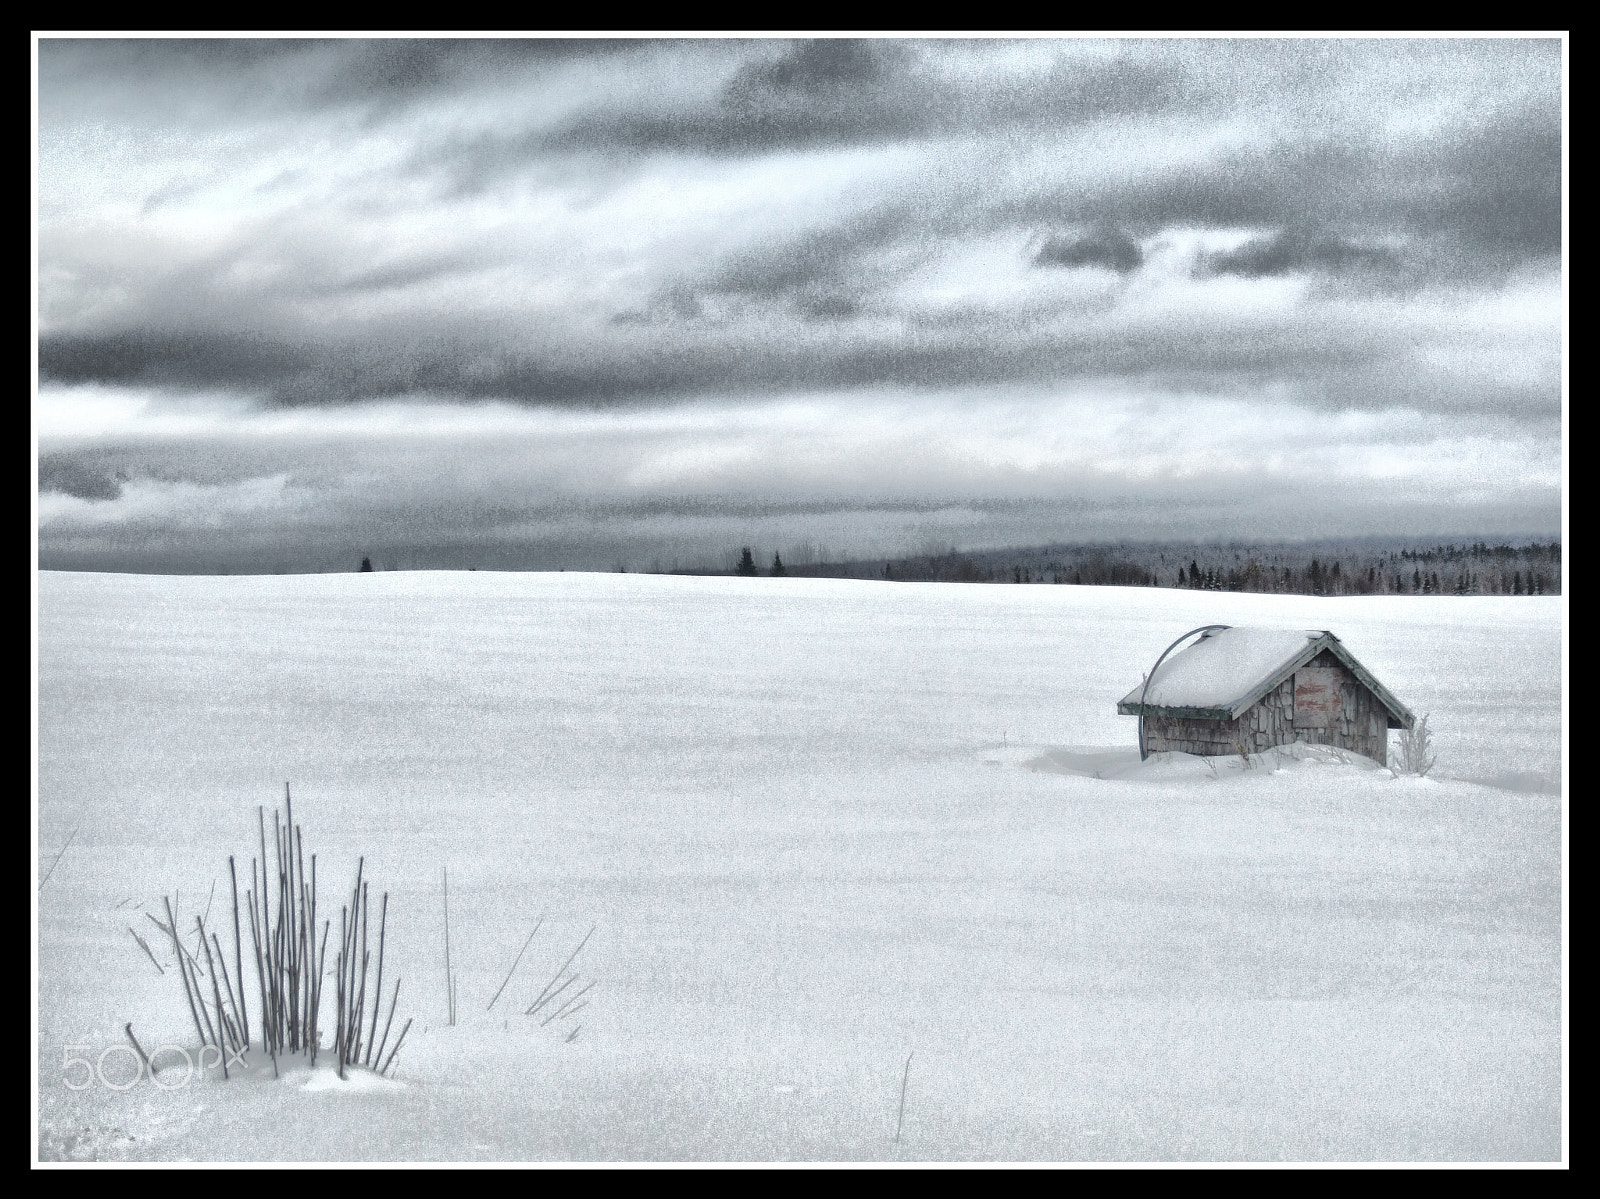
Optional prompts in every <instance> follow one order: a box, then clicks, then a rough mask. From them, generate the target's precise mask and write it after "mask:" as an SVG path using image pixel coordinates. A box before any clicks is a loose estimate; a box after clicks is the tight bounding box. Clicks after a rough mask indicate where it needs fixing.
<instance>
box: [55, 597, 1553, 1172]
mask: <svg viewBox="0 0 1600 1199" xmlns="http://www.w3.org/2000/svg"><path fill="white" fill-rule="evenodd" d="M1561 602H1562V601H1561V600H1560V599H1554V598H1552V599H1542V598H1540V599H1528V598H1515V599H1510V598H1508V599H1497V598H1476V597H1474V598H1454V597H1439V598H1408V599H1392V598H1342V599H1334V600H1326V599H1313V598H1309V597H1304V596H1265V595H1242V594H1227V593H1205V592H1191V591H1174V590H1151V589H1138V588H1077V587H1067V586H1048V585H1040V586H1010V587H1007V586H998V585H995V586H972V585H965V586H964V585H959V584H916V583H890V584H881V583H867V582H847V581H833V580H806V579H734V578H678V577H661V576H633V575H597V574H576V573H574V574H495V573H486V572H479V573H395V574H368V575H354V574H351V575H298V576H276V577H172V576H134V575H95V574H66V573H45V574H42V575H41V576H40V578H39V783H38V786H39V799H38V802H39V838H38V845H37V852H38V854H39V860H40V863H41V865H40V872H41V876H42V875H43V872H44V871H45V870H46V869H48V868H49V867H50V865H51V862H52V861H53V860H54V859H55V858H56V855H57V852H58V851H59V850H60V849H61V847H62V845H63V844H64V843H66V842H67V841H68V838H69V836H72V840H71V844H70V846H69V847H68V849H67V850H66V852H65V854H64V855H62V856H61V860H60V863H59V865H58V866H56V867H55V870H54V873H53V874H52V875H51V876H50V878H49V880H48V882H47V883H46V884H45V886H44V887H43V889H42V891H41V892H40V893H39V917H38V1040H39V1056H38V1070H39V1091H38V1097H39V1113H40V1114H39V1154H40V1156H41V1158H43V1159H46V1160H52V1159H69V1160H125V1159H149V1160H167V1161H170V1160H198V1159H210V1160H254V1159H270V1160H301V1159H334V1160H623V1159H634V1160H755V1161H768V1160H787V1159H802V1160H862V1161H869V1160H889V1161H892V1160H897V1159H903V1160H929V1159H945V1160H1040V1161H1042V1160H1278V1159H1288V1160H1350V1161H1356V1160H1550V1159H1555V1158H1557V1157H1559V1156H1560V1154H1561V1139H1560V1132H1561V1128H1560V1093H1561V1087H1560V1065H1561V1042H1560V1031H1561V1030H1560V1000H1561V982H1560V980H1561V969H1560V936H1561V928H1560V917H1561V904H1560V882H1561V873H1560V871H1561V864H1560V850H1561V821H1560V805H1561V797H1560V794H1559V791H1560V783H1559V780H1560V777H1561V680H1560V655H1561V611H1562V609H1561ZM1212 621H1222V622H1226V623H1230V624H1258V625H1278V626H1284V627H1296V628H1301V627H1313V628H1329V629H1332V630H1333V631H1334V632H1335V633H1337V634H1338V635H1339V636H1340V637H1341V638H1342V639H1343V640H1344V641H1345V643H1346V645H1347V646H1348V648H1349V649H1350V650H1351V652H1352V653H1354V654H1355V655H1356V656H1357V657H1358V658H1359V659H1360V660H1361V661H1362V662H1363V663H1364V664H1365V665H1367V666H1368V667H1369V668H1370V669H1371V670H1372V671H1373V672H1374V673H1375V674H1376V675H1377V677H1378V678H1379V679H1380V680H1381V681H1382V682H1383V683H1384V684H1386V685H1387V686H1388V687H1389V688H1390V689H1391V690H1392V691H1393V692H1394V693H1395V694H1396V695H1397V696H1399V698H1400V699H1401V700H1402V701H1404V702H1405V703H1407V704H1408V705H1410V707H1411V708H1412V709H1413V710H1414V711H1415V712H1417V713H1418V714H1419V715H1420V714H1423V713H1431V714H1432V719H1431V721H1430V725H1431V727H1432V729H1433V731H1434V734H1435V743H1436V749H1437V753H1438V765H1437V767H1436V768H1435V771H1434V777H1432V778H1430V779H1427V780H1415V779H1402V780H1395V779H1393V778H1391V777H1390V775H1389V774H1388V773H1387V772H1386V771H1381V770H1377V769H1374V768H1372V767H1370V765H1368V766H1363V765H1362V764H1360V763H1359V762H1357V763H1354V764H1339V763H1332V762H1318V761H1314V760H1305V761H1296V760H1290V759H1277V760H1274V761H1272V762H1268V763H1265V764H1263V765H1261V766H1260V767H1259V768H1257V769H1254V770H1245V769H1243V768H1242V767H1241V764H1240V763H1238V762H1237V760H1233V761H1225V762H1220V763H1215V764H1213V766H1214V767H1215V769H1213V766H1207V765H1206V764H1205V763H1203V762H1200V761H1198V760H1194V759H1181V758H1180V759H1169V760H1165V761H1163V760H1159V759H1157V760H1152V762H1151V763H1148V764H1146V765H1145V766H1143V767H1139V766H1137V765H1136V763H1137V753H1136V751H1133V750H1132V747H1133V746H1134V745H1135V739H1136V732H1135V722H1134V720H1133V719H1132V718H1129V717H1119V716H1117V715H1116V714H1115V704H1116V700H1117V699H1118V698H1119V697H1120V696H1121V695H1123V694H1124V693H1125V692H1127V691H1128V689H1129V688H1130V687H1131V686H1132V685H1133V684H1135V683H1137V682H1138V681H1139V679H1140V677H1141V674H1142V672H1143V671H1144V670H1147V669H1148V668H1149V665H1150V663H1151V662H1152V661H1153V660H1154V658H1155V656H1156V655H1157V654H1158V653H1159V652H1160V651H1161V649H1162V648H1163V647H1164V646H1165V645H1166V644H1167V643H1168V642H1169V641H1171V640H1172V639H1173V638H1174V637H1176V636H1177V635H1178V634H1179V633H1181V632H1183V631H1185V630H1186V629H1189V628H1192V627H1194V626H1196V625H1200V624H1205V623H1208V622H1212ZM285 780H288V781H289V782H291V783H292V784H293V787H294V794H295V815H296V819H297V820H298V821H299V822H301V823H302V824H303V825H304V826H305V830H306V850H307V852H308V853H310V852H311V851H313V850H315V851H316V853H317V855H318V863H319V871H320V872H322V878H323V879H324V880H326V881H325V883H324V885H325V886H326V888H327V890H328V892H330V893H332V892H336V891H337V890H339V889H340V888H345V887H347V886H348V883H349V880H350V879H351V878H353V876H354V871H355V865H356V857H357V855H358V854H365V855H366V872H367V877H368V878H370V879H371V880H372V884H373V890H374V896H375V898H376V893H377V892H378V890H379V889H384V890H388V891H389V892H390V912H389V944H388V955H389V957H388V963H389V964H388V966H387V969H388V970H389V971H392V972H394V973H396V974H398V975H400V976H403V979H404V982H403V984H402V990H401V993H400V1003H399V1017H398V1019H403V1018H404V1017H405V1016H406V1015H408V1014H409V1015H413V1016H415V1017H416V1025H415V1026H414V1027H413V1029H412V1032H411V1035H410V1037H409V1038H408V1039H407V1041H406V1044H405V1047H404V1049H403V1050H402V1051H401V1054H400V1056H399V1058H398V1066H397V1071H396V1077H395V1078H394V1080H392V1081H387V1080H376V1079H366V1080H357V1081H353V1082H350V1083H339V1082H337V1080H330V1079H329V1078H328V1076H327V1075H326V1072H321V1073H319V1074H318V1075H315V1076H313V1075H311V1074H309V1073H307V1072H305V1071H303V1070H300V1071H288V1070H286V1071H285V1076H284V1077H283V1078H281V1079H276V1080H274V1079H272V1078H271V1077H270V1067H269V1068H268V1069H267V1070H263V1069H261V1068H259V1067H258V1068H257V1069H254V1070H252V1071H250V1072H248V1073H246V1074H245V1075H244V1076H242V1077H241V1076H240V1075H239V1072H238V1071H236V1072H235V1078H234V1079H233V1080H231V1081H228V1082H223V1081H221V1080H220V1079H213V1078H210V1077H207V1078H203V1079H198V1080H195V1081H192V1082H190V1083H189V1084H188V1085H175V1086H173V1089H170V1090H163V1089H159V1088H157V1087H156V1086H153V1085H152V1084H151V1083H150V1082H149V1081H148V1080H147V1079H144V1080H140V1081H138V1082H137V1083H135V1084H134V1085H132V1086H130V1087H128V1088H127V1089H126V1090H116V1089H113V1087H112V1086H109V1085H106V1081H102V1080H99V1079H96V1080H94V1081H93V1082H92V1083H91V1084H90V1085H89V1086H87V1087H86V1088H84V1089H82V1090H74V1089H71V1087H70V1086H69V1085H68V1083H69V1082H70V1083H71V1084H74V1085H76V1084H78V1083H80V1082H81V1081H83V1079H84V1077H85V1075H84V1067H82V1066H81V1065H80V1066H74V1067H72V1068H71V1069H70V1070H64V1069H63V1062H64V1061H65V1060H66V1059H69V1058H85V1059H87V1060H89V1061H90V1062H91V1063H92V1062H94V1061H96V1060H100V1059H101V1055H102V1054H105V1055H106V1056H105V1057H104V1058H103V1074H104V1075H105V1079H106V1080H108V1081H109V1082H110V1083H113V1084H120V1083H122V1082H124V1081H127V1080H129V1079H131V1077H132V1074H133V1071H132V1068H131V1061H130V1055H129V1054H128V1053H126V1052H123V1051H120V1050H118V1051H112V1049H111V1047H113V1046H118V1045H124V1044H125V1043H126V1042H125V1040H124V1037H123V1031H122V1030H123V1025H124V1024H125V1023H127V1022H129V1021H131V1022H132V1024H133V1026H134V1030H135V1032H136V1033H137V1034H138V1036H139V1038H140V1040H141V1042H143V1044H144V1045H145V1046H146V1048H150V1047H151V1046H153V1045H160V1044H164V1043H172V1044H192V1043H193V1042H194V1033H193V1029H192V1027H190V1024H189V1013H188V1010H187V1008H186V1006H185V1002H184V998H183V993H182V989H181V985H180V984H179V982H178V980H177V977H176V975H175V974H174V973H172V972H171V970H170V968H169V971H168V973H167V974H166V975H164V976H163V975H161V974H159V973H158V972H157V968H156V966H155V965H154V964H152V962H151V961H150V959H149V958H147V957H146V956H145V954H144V952H143V951H142V950H141V949H140V948H139V946H138V945H137V944H136V943H135V941H134V938H133V937H132V936H131V935H130V934H129V932H128V931H127V930H128V927H129V926H133V927H135V928H137V929H138V930H139V931H140V933H141V935H145V936H147V937H148V939H149V940H150V944H151V946H152V949H153V950H154V951H155V954H156V956H157V958H158V959H160V960H162V961H163V962H164V963H165V964H168V965H169V967H170V961H171V948H170V944H168V945H167V946H166V948H165V953H163V946H162V943H161V940H160V937H159V935H151V934H155V933H156V930H155V929H154V927H153V926H152V925H151V924H150V922H149V921H148V920H146V919H145V918H144V916H143V913H144V912H147V911H150V910H152V909H153V908H154V909H159V906H160V902H161V901H160V897H161V895H162V894H163V893H164V892H165V893H168V894H170V893H171V892H172V891H173V890H174V889H176V890H177V891H178V892H179V893H180V917H181V918H183V919H185V920H187V921H188V922H190V923H192V921H193V917H194V915H195V914H197V913H199V912H200V911H203V910H204V908H205V906H206V903H207V899H208V895H209V894H210V892H211V888H212V886H213V884H214V883H216V884H217V891H216V898H215V900H214V901H212V902H213V921H215V919H216V917H217V915H218V914H219V913H220V912H221V911H222V910H223V907H224V905H225V898H226V895H227V857H228V855H229V854H230V853H232V854H235V855H237V856H238V857H239V858H240V865H241V870H243V869H244V868H245V863H247V862H248V859H249V857H250V856H251V855H252V854H253V853H254V852H255V850H254V846H255V838H256V808H257V806H258V805H263V804H264V805H266V806H267V807H268V808H269V810H270V808H271V807H272V806H273V805H274V804H278V803H281V800H282V794H283V785H284V782H285ZM74 830H76V834H75V836H74V835H73V833H74ZM441 865H443V866H448V868H449V872H450V925H451V928H450V932H451V952H452V956H453V959H454V964H455V968H456V972H457V976H458V986H459V996H460V1019H459V1022H458V1024H457V1025H456V1026H454V1027H450V1026H447V1025H446V1022H445V982H444V968H443V960H442V958H443V949H442V941H443V919H442V904H441V895H440V877H439V874H440V867H441ZM541 913H543V914H544V916H545V922H544V925H543V927H542V928H541V930H540V932H539V934H538V936H536V937H535V939H534V941H533V943H532V945H531V947H530V948H529V949H528V952H527V955H526V957H524V959H523V961H522V963H521V965H520V966H519V967H518V970H517V972H516V974H515V976H514V977H513V978H512V980H511V983H510V985H509V986H508V987H507V988H506V991H505V994H504V995H503V996H502V997H501V999H500V1000H499V1002H498V1003H497V1004H496V1005H495V1007H494V1009H493V1010H492V1011H486V1010H485V1008H486V1005H487V1004H488V1002H489V999H490V996H492V995H493V994H494V992H495V989H496V988H497V987H498V986H499V985H500V982H501V980H502V979H503V978H504V976H505V973H506V970H507V969H508V967H509V966H510V965H511V962H512V959H513V958H514V957H515V956H516V954H517V950H518V948H519V946H521V945H522V944H523V942H524V940H525V939H526V937H527V934H528V931H529V929H530V928H532V927H533V923H534V921H535V919H536V918H538V917H539V915H540V914H541ZM336 916H337V914H336V913H335V924H337V918H336ZM591 926H597V930H596V932H595V933H594V936H593V938H592V940H591V941H590V942H589V943H588V945H587V946H586V947H585V948H584V950H583V953H582V954H581V955H580V956H579V958H578V959H577V961H576V962H575V963H574V965H573V970H574V971H577V972H579V973H580V974H581V975H582V976H583V979H584V980H585V981H588V980H590V979H593V980H596V985H595V987H594V989H593V990H592V991H591V992H590V994H589V999H590V1002H589V1004H588V1006H587V1007H586V1008H584V1009H582V1010H581V1011H580V1012H578V1013H577V1014H576V1015H574V1016H571V1017H568V1018H563V1019H561V1020H558V1021H556V1022H554V1023H552V1024H549V1025H543V1026H542V1025H541V1023H540V1020H541V1019H542V1015H543V1014H541V1016H540V1017H539V1018H531V1019H530V1018H527V1017H525V1016H523V1015H522V1012H523V1010H524V1009H525V1008H526V1007H527V1006H528V1005H529V1004H530V1003H532V1002H533V1000H534V998H535V996H537V995H538V993H539V991H540V989H541V988H542V987H543V986H544V985H545V983H546V982H547V981H548V980H549V978H550V977H551V976H552V975H553V974H554V973H555V972H556V970H557V967H558V966H560V964H561V961H562V959H563V958H564V957H565V956H566V955H567V953H569V952H570V951H571V949H572V948H573V947H574V946H575V945H576V944H577V943H578V941H579V939H580V938H581V937H582V936H583V934H584V933H585V932H586V931H587V930H588V929H589V928H590V927H591ZM230 931H231V930H230ZM335 936H337V929H335ZM248 952H249V951H248V948H247V949H246V953H247V954H248ZM330 956H331V953H330ZM247 972H248V973H247V977H249V978H250V979H251V981H252V983H253V981H254V973H253V970H250V968H249V967H247ZM579 985H581V984H579ZM397 1022H398V1021H397ZM574 1028H577V1029H578V1033H577V1035H576V1037H575V1038H571V1039H569V1038H570V1037H571V1034H572V1031H573V1029H574ZM908 1054H911V1055H913V1056H912V1058H911V1064H910V1068H909V1072H908V1073H907V1074H905V1075H904V1077H905V1078H906V1087H905V1105H904V1119H903V1128H902V1131H901V1137H900V1141H899V1143H898V1144H897V1143H895V1140H894V1135H895V1128H896V1121H897V1116H898V1112H899V1106H900V1098H901V1085H902V1077H903V1071H904V1069H905V1063H906V1058H907V1055H908ZM176 1073H177V1075H178V1076H179V1077H180V1078H181V1075H182V1069H181V1067H179V1068H178V1070H177V1071H176ZM170 1077H171V1076H169V1075H168V1074H167V1072H166V1071H163V1075H162V1081H164V1082H168V1085H172V1084H171V1083H170V1082H169V1078H170Z"/></svg>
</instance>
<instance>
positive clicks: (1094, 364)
mask: <svg viewBox="0 0 1600 1199" xmlns="http://www.w3.org/2000/svg"><path fill="white" fill-rule="evenodd" d="M38 62H39V68H38V70H39V74H38V80H39V82H38V105H39V123H38V135H39V165H38V212H39V217H38V240H39V294H38V304H39V342H38V352H39V393H38V431H39V432H38V436H39V489H40V494H39V539H40V558H41V564H42V565H45V566H51V565H75V566H97V565H98V566H109V567H114V568H119V569H198V570H209V569H220V568H224V567H226V568H228V569H348V568H349V567H350V566H351V564H352V559H354V560H357V561H358V560H359V558H360V556H361V555H362V554H364V553H365V554H372V555H374V556H375V557H377V558H378V559H379V561H380V564H382V565H390V566H419V567H420V566H451V565H455V566H464V565H478V566H481V567H484V568H491V567H495V566H518V567H530V566H531V567H554V566H567V567H569V568H583V567H588V568H594V567H599V568H608V567H611V566H613V565H616V564H618V563H626V564H627V565H628V566H629V568H630V569H647V568H649V567H651V566H652V565H660V566H662V567H670V566H671V565H673V564H674V563H677V564H678V565H683V566H688V565H691V564H698V563H707V564H711V563H721V562H722V561H723V560H724V556H725V555H726V554H728V553H730V552H736V550H737V548H738V547H739V546H740V545H755V546H757V547H758V548H760V549H762V550H763V551H765V552H766V553H768V554H770V552H771V551H772V550H774V549H777V550H782V551H785V552H786V553H787V554H790V555H796V554H804V553H805V552H806V551H805V550H803V549H802V547H804V546H810V547H812V550H811V552H813V553H817V552H820V553H823V554H825V555H827V556H835V555H839V554H844V553H849V554H852V555H861V556H867V555H887V554H898V553H907V552H916V551H918V550H925V549H928V548H932V547H945V548H948V547H949V546H951V545H957V546H961V547H963V548H981V547H988V546H998V545H1007V544H1015V545H1021V544H1031V543H1041V542H1046V541H1076V540H1098V539H1103V538H1116V537H1129V538H1141V539H1154V538H1160V539H1181V538H1189V537H1195V538H1211V537H1250V536H1272V537H1307V536H1325V535H1332V534H1361V533H1371V532H1397V533H1417V534H1429V535H1432V534H1435V533H1439V534H1446V533H1459V534H1478V533H1481V534H1490V535H1492V534H1510V533H1519V532H1520V533H1534V534H1548V533H1552V532H1555V531H1557V530H1558V529H1559V526H1560V484H1561V466H1560V464H1561V439H1562V426H1561V328H1562V295H1561V274H1560V255H1561V182H1562V181H1561V134H1562V130H1561V45H1560V42H1559V41H1553V40H1423V41H1416V40H1250V39H1245V40H1206V39H1199V40H1131V41H1104V40H1020V41H1018V40H1005V41H992V40H950V41H942V40H941V41H924V40H916V41H900V40H880V41H869V42H857V41H850V40H840V39H824V40H818V41H806V42H795V41H787V40H764V39H758V40H694V41H681V40H653V41H645V42H627V41H574V40H560V39H557V40H487V41H428V40H420V41H419V40H397V41H340V40H332V41H322V40H315V41H313V40H279V41H237V40H234V41H193V40H182V39H171V40H57V39H43V40H41V41H40V42H39V47H38Z"/></svg>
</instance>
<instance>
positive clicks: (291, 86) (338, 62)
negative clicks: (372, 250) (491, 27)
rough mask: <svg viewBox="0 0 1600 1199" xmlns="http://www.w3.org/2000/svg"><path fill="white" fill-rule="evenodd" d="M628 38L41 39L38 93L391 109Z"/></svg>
mask: <svg viewBox="0 0 1600 1199" xmlns="http://www.w3.org/2000/svg"><path fill="white" fill-rule="evenodd" d="M648 44H649V43H644V42H639V41H635V40H631V39H626V38H458V39H452V38H366V39H346V38H61V39H50V40H48V41H45V42H42V43H41V45H40V55H39V62H40V73H41V85H42V88H41V90H42V91H45V94H46V97H47V98H48V97H49V96H50V94H51V93H52V92H59V91H62V90H67V89H71V88H73V87H94V86H98V85H108V84H109V85H116V84H118V83H121V84H134V85H137V84H139V83H140V82H141V81H142V82H143V84H144V89H145V91H146V95H145V99H146V101H147V102H148V103H151V104H152V105H154V106H157V107H159V106H160V105H161V103H162V97H161V95H160V89H162V88H166V89H172V88H178V89H183V88H196V89H203V90H205V92H206V93H207V95H208V99H209V101H210V102H211V103H212V104H215V105H218V106H221V107H233V106H237V107H241V108H248V109H260V108H262V107H270V106H283V107H289V108H293V109H296V110H300V111H306V110H315V109H318V108H323V107H329V106H335V107H337V106H343V105H348V104H352V103H376V104H379V105H382V106H385V107H388V106H392V105H394V104H396V103H400V102H407V101H411V100H420V99H425V98H426V97H428V96H429V95H430V94H434V93H438V92H440V91H447V90H452V89H456V88H460V87H462V86H469V85H472V84H476V83H484V82H494V81H505V80H507V79H512V78H516V77H517V76H519V75H521V74H524V73H526V72H529V71H537V70H539V69H540V68H544V67H549V66H553V65H558V64H560V63H563V62H568V61H575V60H583V59H591V58H600V57H605V56H610V55H618V54H627V53H631V52H635V51H637V50H638V49H639V48H640V47H641V46H647V45H648Z"/></svg>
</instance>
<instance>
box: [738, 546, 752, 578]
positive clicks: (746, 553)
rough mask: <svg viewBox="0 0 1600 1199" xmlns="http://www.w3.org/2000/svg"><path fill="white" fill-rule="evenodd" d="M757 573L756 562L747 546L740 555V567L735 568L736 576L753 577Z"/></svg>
mask: <svg viewBox="0 0 1600 1199" xmlns="http://www.w3.org/2000/svg"><path fill="white" fill-rule="evenodd" d="M755 573H756V560H755V558H753V557H752V556H751V554H750V547H749V546H748V545H747V546H745V547H744V549H743V550H742V551H741V553H740V556H739V565H738V566H737V567H735V568H734V574H740V575H753V574H755Z"/></svg>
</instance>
